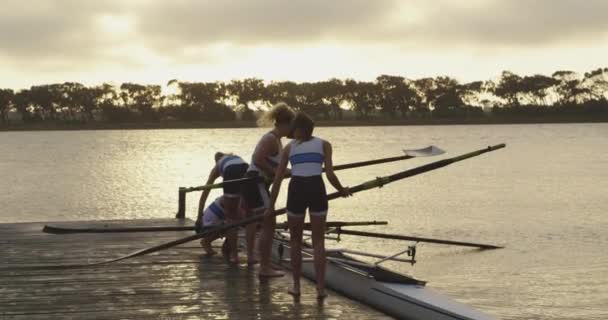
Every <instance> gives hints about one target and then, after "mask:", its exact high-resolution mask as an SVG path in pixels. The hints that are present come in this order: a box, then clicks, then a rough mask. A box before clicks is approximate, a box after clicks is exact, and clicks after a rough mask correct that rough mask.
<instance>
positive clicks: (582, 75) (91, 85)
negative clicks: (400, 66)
mask: <svg viewBox="0 0 608 320" xmlns="http://www.w3.org/2000/svg"><path fill="white" fill-rule="evenodd" d="M605 68H608V63H607V64H606V65H603V66H602V65H598V66H597V67H595V68H592V69H589V70H580V71H579V70H571V69H565V68H556V69H555V70H553V71H550V72H547V73H529V74H526V73H518V72H515V71H513V70H502V71H501V72H499V73H498V74H497V75H495V76H493V77H489V78H485V79H467V80H466V81H463V80H461V79H459V78H458V77H454V76H451V75H448V74H437V75H427V76H421V77H409V76H408V75H405V74H398V73H378V74H376V76H373V77H369V78H366V79H358V78H352V77H337V76H336V77H328V78H320V79H314V80H302V81H298V80H293V79H270V80H269V79H265V78H262V77H255V76H252V77H241V78H230V79H222V80H218V79H210V80H186V79H177V78H168V79H167V80H166V81H164V82H158V83H157V82H145V81H143V82H142V81H101V82H97V83H87V82H84V81H75V80H69V79H68V80H63V81H57V82H40V83H33V84H31V85H26V86H23V87H18V88H14V87H2V86H0V89H12V90H14V91H19V90H26V89H29V88H31V87H33V86H39V85H50V84H61V83H80V84H83V85H85V86H88V87H94V86H100V85H103V84H110V85H115V86H120V85H121V84H123V83H137V84H141V85H159V86H161V87H162V88H166V87H168V85H167V84H168V82H170V81H172V80H177V81H178V82H192V83H203V82H230V81H233V80H244V79H259V80H262V81H263V82H264V83H265V84H269V83H273V82H283V81H291V82H295V83H306V82H321V81H326V80H330V79H339V80H347V79H353V80H356V81H363V82H373V81H375V80H376V78H377V77H379V76H381V75H389V76H399V77H404V78H405V79H408V80H417V79H422V78H436V77H449V78H452V79H455V80H456V81H458V82H459V83H461V84H465V83H471V82H476V81H498V80H500V76H501V74H502V72H505V71H508V72H513V73H515V74H517V75H519V76H522V77H525V76H533V75H544V76H547V77H551V75H552V74H554V73H555V72H558V71H572V72H574V73H576V74H577V75H578V76H580V77H584V74H585V73H587V72H590V71H594V70H598V69H605Z"/></svg>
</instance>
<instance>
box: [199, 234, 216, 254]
mask: <svg viewBox="0 0 608 320" xmlns="http://www.w3.org/2000/svg"><path fill="white" fill-rule="evenodd" d="M211 241H212V240H211V239H210V238H207V237H205V238H203V239H201V246H203V249H205V252H206V253H207V255H208V256H212V255H214V254H216V253H217V252H215V250H213V248H212V247H211Z"/></svg>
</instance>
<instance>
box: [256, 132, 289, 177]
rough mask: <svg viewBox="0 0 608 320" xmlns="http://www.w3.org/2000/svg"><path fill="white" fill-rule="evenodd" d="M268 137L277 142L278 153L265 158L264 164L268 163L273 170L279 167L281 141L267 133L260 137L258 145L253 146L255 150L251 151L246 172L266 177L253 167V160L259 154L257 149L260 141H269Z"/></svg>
mask: <svg viewBox="0 0 608 320" xmlns="http://www.w3.org/2000/svg"><path fill="white" fill-rule="evenodd" d="M268 136H271V137H272V139H274V140H276V141H277V143H278V144H279V152H277V154H276V155H273V156H267V157H266V162H268V164H269V165H270V166H271V167H273V168H276V167H277V166H278V165H279V160H280V157H281V150H282V149H283V146H282V145H281V140H279V139H278V138H277V137H276V136H275V135H274V134H273V133H272V132H268V133H266V134H265V135H264V136H262V138H261V139H260V142H258V144H257V145H256V146H255V150H254V151H253V155H252V156H251V164H250V165H249V169H248V170H247V171H253V172H257V173H259V174H260V175H262V176H266V175H265V174H264V172H263V171H262V170H261V169H260V168H258V167H257V166H256V165H255V161H254V160H255V156H256V154H257V153H258V152H259V149H260V148H261V147H260V145H261V144H262V141H264V139H269V138H268ZM267 178H268V177H267Z"/></svg>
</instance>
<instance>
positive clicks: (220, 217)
mask: <svg viewBox="0 0 608 320" xmlns="http://www.w3.org/2000/svg"><path fill="white" fill-rule="evenodd" d="M225 219H226V216H225V215H224V208H222V197H218V198H217V199H215V201H213V202H212V203H211V204H210V205H209V206H208V207H207V208H206V209H205V211H204V212H203V225H204V226H211V225H216V224H219V223H222V222H223V221H224V220H225Z"/></svg>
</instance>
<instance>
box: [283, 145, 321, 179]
mask: <svg viewBox="0 0 608 320" xmlns="http://www.w3.org/2000/svg"><path fill="white" fill-rule="evenodd" d="M289 145H290V150H289V162H290V163H291V175H292V176H299V177H312V176H320V175H321V173H322V172H323V162H325V152H324V151H323V140H321V139H319V138H317V137H312V138H311V139H310V140H308V141H299V140H294V141H292V142H290V143H289Z"/></svg>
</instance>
